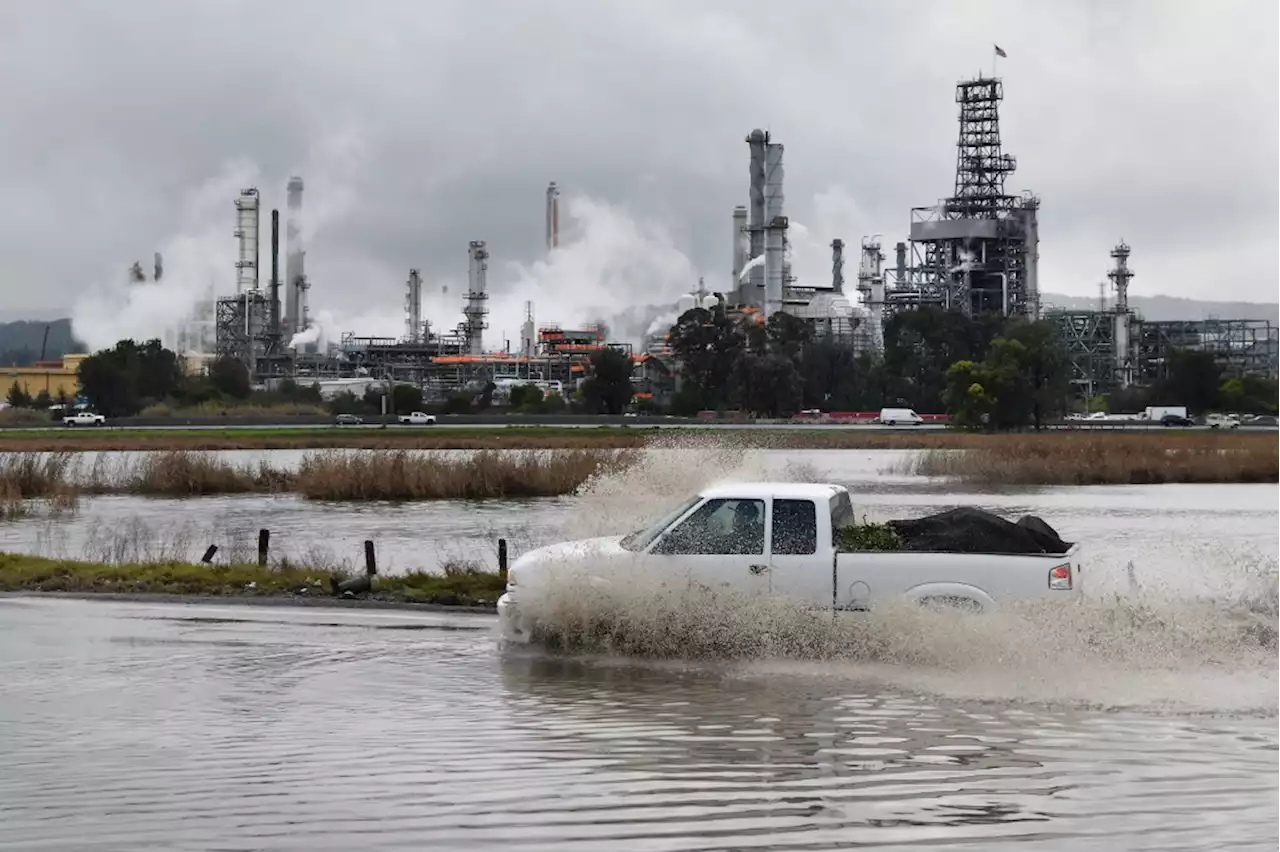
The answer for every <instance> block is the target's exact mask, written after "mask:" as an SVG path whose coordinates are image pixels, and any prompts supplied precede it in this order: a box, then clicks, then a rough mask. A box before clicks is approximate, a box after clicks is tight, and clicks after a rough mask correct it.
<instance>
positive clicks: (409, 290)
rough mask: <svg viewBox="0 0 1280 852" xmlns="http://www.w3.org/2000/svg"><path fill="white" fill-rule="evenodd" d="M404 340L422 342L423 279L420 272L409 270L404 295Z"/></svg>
mask: <svg viewBox="0 0 1280 852" xmlns="http://www.w3.org/2000/svg"><path fill="white" fill-rule="evenodd" d="M404 339H405V341H406V342H408V343H421V342H422V277H421V276H420V275H418V270H416V269H410V270H409V280H408V281H407V282H405V294H404Z"/></svg>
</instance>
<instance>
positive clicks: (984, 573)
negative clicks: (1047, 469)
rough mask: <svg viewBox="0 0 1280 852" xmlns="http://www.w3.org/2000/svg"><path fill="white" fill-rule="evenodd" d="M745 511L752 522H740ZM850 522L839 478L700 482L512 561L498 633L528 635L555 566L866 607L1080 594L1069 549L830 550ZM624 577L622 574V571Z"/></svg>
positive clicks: (967, 605) (978, 606) (978, 603)
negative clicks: (623, 532) (637, 521)
mask: <svg viewBox="0 0 1280 852" xmlns="http://www.w3.org/2000/svg"><path fill="white" fill-rule="evenodd" d="M743 517H747V518H748V519H749V520H750V519H751V518H752V517H754V519H755V520H754V522H753V523H748V524H747V525H745V526H744V525H743V524H742V519H743ZM853 523H854V513H853V505H852V502H851V500H850V498H849V492H848V490H847V489H845V488H844V487H842V486H839V485H823V484H794V483H756V484H740V485H724V486H718V487H715V488H709V489H707V490H705V491H703V492H701V493H700V494H698V495H697V496H696V497H692V498H690V499H688V500H686V501H685V502H684V503H682V504H681V505H680V506H678V507H676V508H675V509H673V510H672V511H670V512H668V513H667V514H666V515H664V516H663V517H662V518H660V519H659V520H658V521H656V522H655V523H653V524H652V525H650V526H648V527H646V528H645V529H643V530H639V531H637V532H634V533H632V534H630V535H627V536H610V537H606V538H594V539H586V540H582V541H571V542H566V543H564V544H555V545H551V546H550V547H542V548H539V549H537V550H533V551H530V552H528V553H526V554H524V555H523V556H521V557H520V558H518V559H517V560H515V562H514V563H512V565H511V567H510V569H509V570H508V572H507V591H506V594H504V595H502V597H501V598H500V599H499V600H498V616H499V622H500V631H501V635H502V638H503V639H504V640H505V641H509V642H513V643H527V642H529V641H530V640H531V639H532V637H533V632H534V628H535V626H536V623H537V618H538V611H539V609H540V604H541V599H542V597H543V595H544V594H545V593H546V591H547V588H548V585H549V579H550V577H551V575H552V574H553V573H555V572H574V573H573V579H574V582H589V583H592V584H594V585H600V584H602V583H603V584H606V585H607V584H608V582H609V578H610V575H611V574H612V575H615V576H618V577H621V576H622V575H623V574H624V573H625V572H626V570H627V569H632V568H636V567H641V568H643V569H645V570H646V571H647V572H648V571H651V572H653V576H656V577H659V578H664V579H668V580H676V581H677V582H679V581H687V582H688V583H689V584H690V585H691V586H692V585H693V584H694V583H697V584H700V585H704V586H710V587H724V588H729V589H732V590H734V591H736V592H738V593H740V594H746V595H771V596H777V597H782V598H787V599H790V600H793V601H795V602H797V603H799V604H801V605H803V606H810V607H812V608H814V609H823V610H828V611H830V610H833V609H834V610H864V609H868V608H870V607H871V606H872V605H873V604H874V603H875V602H876V601H885V600H894V599H897V600H902V599H905V600H908V601H912V602H915V603H919V604H922V605H932V604H941V605H947V606H955V607H960V608H964V609H970V610H977V611H982V610H987V609H991V608H994V607H996V606H998V605H999V604H1001V603H1003V602H1013V601H1030V600H1038V599H1050V600H1053V601H1061V602H1063V603H1067V602H1071V601H1075V600H1077V599H1078V598H1079V595H1080V576H1079V574H1080V566H1079V564H1078V563H1077V561H1076V551H1077V546H1074V545H1072V546H1071V547H1070V548H1069V549H1068V550H1067V551H1066V552H1064V553H1053V554H1048V553H1036V554H1016V555H1011V554H991V553H933V552H919V551H891V552H888V551H877V552H859V553H843V552H837V547H836V544H835V541H836V536H835V530H837V529H839V528H841V527H846V526H849V525H851V524H853ZM623 581H624V582H625V579H624V580H623Z"/></svg>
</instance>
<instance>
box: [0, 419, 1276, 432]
mask: <svg viewBox="0 0 1280 852" xmlns="http://www.w3.org/2000/svg"><path fill="white" fill-rule="evenodd" d="M383 428H386V429H392V430H396V431H405V430H415V431H430V430H432V429H447V430H450V431H456V430H460V429H462V430H472V429H476V430H484V429H522V428H524V429H618V428H634V429H691V430H714V431H739V430H787V431H818V432H823V431H826V432H830V431H838V432H901V433H911V432H941V431H945V430H946V428H947V426H946V424H943V423H925V424H921V425H918V426H885V425H882V424H879V423H844V422H838V421H835V422H818V423H814V422H791V421H783V422H754V423H732V422H710V423H708V422H705V421H703V422H695V421H678V422H661V421H658V422H655V421H654V420H652V419H646V420H644V421H639V420H633V421H632V422H626V421H624V420H612V421H608V422H603V423H602V422H583V421H581V420H579V421H565V422H555V421H548V422H537V423H528V422H511V421H497V422H492V421H491V422H442V423H440V424H439V425H437V426H405V425H401V424H398V423H391V424H387V425H386V426H385V427H384V425H383V424H382V423H363V424H359V425H347V426H338V425H335V424H333V423H332V422H329V423H325V422H291V423H180V424H175V423H169V424H163V423H162V424H152V423H146V424H141V423H138V424H135V423H129V424H122V425H112V424H110V423H108V424H107V425H106V426H77V427H66V426H60V425H49V426H36V427H32V426H15V427H5V428H0V434H4V433H5V432H68V431H72V430H73V429H74V430H75V431H82V432H123V431H128V432H136V431H147V432H153V431H154V432H196V431H212V432H227V431H275V430H281V431H285V430H312V431H314V430H317V429H333V430H339V431H344V432H368V431H370V430H381V429H383ZM1045 428H1046V429H1048V430H1052V431H1072V432H1091V431H1107V432H1114V431H1125V432H1150V431H1155V432H1166V431H1170V432H1208V431H1214V430H1211V429H1210V428H1209V427H1208V426H1174V427H1168V426H1161V425H1160V424H1158V423H1157V424H1151V423H1138V422H1124V423H1122V422H1116V423H1106V424H1102V423H1082V422H1080V421H1072V422H1070V423H1052V424H1047V425H1046V426H1045ZM1232 431H1235V432H1250V433H1258V432H1261V433H1267V432H1270V433H1275V432H1276V431H1277V427H1276V426H1270V425H1265V426H1241V427H1240V428H1239V429H1236V430H1232Z"/></svg>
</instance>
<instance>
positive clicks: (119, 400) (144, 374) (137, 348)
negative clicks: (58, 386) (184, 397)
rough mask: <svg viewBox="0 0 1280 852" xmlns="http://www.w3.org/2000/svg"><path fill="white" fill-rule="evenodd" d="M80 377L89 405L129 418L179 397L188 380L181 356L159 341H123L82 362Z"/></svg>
mask: <svg viewBox="0 0 1280 852" xmlns="http://www.w3.org/2000/svg"><path fill="white" fill-rule="evenodd" d="M77 375H78V377H79V379H80V387H81V390H82V392H83V394H84V396H85V397H86V398H88V400H89V403H90V404H91V405H93V406H94V408H95V409H97V411H98V412H99V413H101V414H105V415H106V416H108V417H127V416H129V415H131V414H136V413H137V412H139V411H140V410H142V408H143V407H145V406H146V405H148V404H149V403H152V402H161V401H163V400H165V399H168V398H171V397H176V396H178V395H179V394H180V393H181V391H182V389H183V386H184V383H185V380H186V377H185V376H184V375H183V373H182V366H181V363H180V362H179V361H178V356H177V355H176V354H174V353H173V352H171V351H169V350H168V349H165V348H164V347H163V346H161V345H160V341H159V340H148V341H146V342H145V343H143V344H142V345H138V344H137V343H135V342H134V341H132V340H121V341H119V342H118V343H116V345H115V346H114V347H113V348H111V349H104V350H102V351H101V352H96V353H94V354H93V355H90V356H89V357H88V358H85V359H84V360H83V361H81V362H80V366H79V368H78V370H77Z"/></svg>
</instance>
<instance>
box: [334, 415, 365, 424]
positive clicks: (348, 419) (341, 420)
mask: <svg viewBox="0 0 1280 852" xmlns="http://www.w3.org/2000/svg"><path fill="white" fill-rule="evenodd" d="M333 422H334V424H335V425H337V426H359V425H360V424H362V423H364V418H363V417H361V416H360V415H358V414H339V415H338V416H337V417H335V418H334V419H333Z"/></svg>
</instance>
